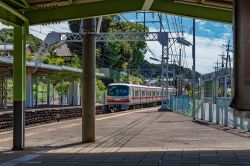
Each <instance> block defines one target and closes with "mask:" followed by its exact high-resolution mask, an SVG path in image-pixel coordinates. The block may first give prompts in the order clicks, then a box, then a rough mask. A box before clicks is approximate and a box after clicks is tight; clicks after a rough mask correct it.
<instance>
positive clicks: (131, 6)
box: [25, 0, 144, 25]
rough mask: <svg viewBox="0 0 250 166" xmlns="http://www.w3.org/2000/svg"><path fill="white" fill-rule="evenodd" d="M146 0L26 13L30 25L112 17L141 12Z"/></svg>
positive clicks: (110, 1)
mask: <svg viewBox="0 0 250 166" xmlns="http://www.w3.org/2000/svg"><path fill="white" fill-rule="evenodd" d="M143 4H144V0H136V1H135V0H105V1H96V2H89V3H82V4H74V3H73V4H72V5H68V6H60V7H54V8H45V9H36V10H30V11H27V12H26V13H25V16H26V17H27V18H29V21H30V25H34V24H41V23H49V22H59V21H64V20H73V19H81V18H91V17H97V16H104V15H111V14H117V13H122V12H129V11H136V10H141V8H142V6H143Z"/></svg>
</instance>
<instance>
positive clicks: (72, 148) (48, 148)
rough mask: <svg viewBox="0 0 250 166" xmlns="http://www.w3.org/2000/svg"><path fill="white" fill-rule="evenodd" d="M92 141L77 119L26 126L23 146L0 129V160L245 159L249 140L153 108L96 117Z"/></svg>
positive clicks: (159, 162) (2, 163)
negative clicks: (19, 148) (16, 145)
mask: <svg viewBox="0 0 250 166" xmlns="http://www.w3.org/2000/svg"><path fill="white" fill-rule="evenodd" d="M96 135H97V136H96V142H94V143H82V142H81V119H74V120H68V121H62V122H58V123H51V124H45V125H41V126H36V127H30V128H27V129H26V147H27V148H26V149H25V150H24V151H16V152H13V151H11V148H12V138H11V137H12V132H11V131H9V132H4V133H0V166H16V165H17V166H23V165H29V166H30V165H35V166H36V165H37V166H41V165H48V166H52V165H59V166H64V165H70V166H71V165H86V166H95V165H100V166H102V165H103V166H106V165H107V166H122V165H124V166H126V165H128V166H136V165H138V166H139V165H141V166H144V165H145V166H147V165H150V166H151V165H152V166H163V165H166V166H168V165H171V166H172V165H173V166H175V165H183V166H191V165H192V166H196V165H197V166H198V165H199V166H218V165H249V166H250V140H249V139H248V138H245V137H240V136H237V135H233V134H230V133H228V132H225V131H222V130H217V129H215V128H211V127H207V126H206V125H201V124H198V123H194V122H192V120H191V118H189V117H185V116H182V115H178V114H176V113H172V112H158V108H147V109H143V110H131V111H124V112H119V113H113V114H106V115H99V116H97V117H96Z"/></svg>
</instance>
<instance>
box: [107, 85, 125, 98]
mask: <svg viewBox="0 0 250 166" xmlns="http://www.w3.org/2000/svg"><path fill="white" fill-rule="evenodd" d="M128 95H129V87H128V86H124V85H111V86H109V87H108V96H128Z"/></svg>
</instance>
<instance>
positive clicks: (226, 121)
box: [224, 99, 228, 126]
mask: <svg viewBox="0 0 250 166" xmlns="http://www.w3.org/2000/svg"><path fill="white" fill-rule="evenodd" d="M224 103H225V105H224V126H228V101H227V99H225V101H224Z"/></svg>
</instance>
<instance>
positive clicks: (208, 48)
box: [0, 13, 232, 74]
mask: <svg viewBox="0 0 250 166" xmlns="http://www.w3.org/2000/svg"><path fill="white" fill-rule="evenodd" d="M122 16H123V17H124V18H126V19H127V20H130V21H142V18H143V15H142V14H137V15H136V14H135V13H127V14H122ZM146 18H147V20H149V21H151V20H153V19H154V20H158V18H159V17H158V14H154V16H153V15H152V14H150V15H147V16H146ZM166 18H168V19H169V21H172V22H174V19H173V17H171V16H170V15H168V16H165V15H163V26H164V29H165V30H167V29H168V26H167V23H166ZM176 18H177V17H176ZM178 21H179V23H180V20H177V22H178ZM182 22H183V30H184V31H185V33H184V37H185V38H186V39H187V40H189V41H190V42H192V34H191V31H192V29H191V28H192V19H190V18H183V19H182ZM147 26H148V27H149V29H150V31H158V30H159V24H158V23H154V24H152V23H149V24H148V25H147ZM169 26H170V29H171V30H174V24H171V23H170V24H169ZM4 27H6V26H4V25H2V24H0V29H1V28H4ZM50 31H58V32H70V31H69V28H68V24H67V22H61V23H60V24H52V25H46V26H42V25H37V26H32V27H30V33H31V34H33V35H35V36H37V37H39V38H41V39H44V38H45V37H46V34H47V33H49V32H50ZM230 38H231V43H232V26H231V25H230V24H224V23H218V22H211V21H206V20H198V19H197V20H196V57H197V58H196V62H197V63H196V70H197V71H198V72H201V73H203V74H204V73H208V72H212V71H214V68H213V67H214V63H215V61H217V60H218V59H219V57H218V55H221V54H223V52H225V49H223V47H222V45H223V44H227V42H228V40H229V39H230ZM147 44H148V47H149V48H150V50H151V51H152V52H153V53H154V54H155V55H156V56H157V57H160V56H161V52H160V51H159V50H161V46H160V44H159V43H157V42H147ZM223 50H224V51H223ZM150 56H152V55H151V53H150V52H147V53H146V55H145V58H146V59H148V60H149V57H150ZM191 57H192V49H191V47H188V48H186V65H187V67H189V68H191V67H192V58H191ZM149 61H150V60H149Z"/></svg>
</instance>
